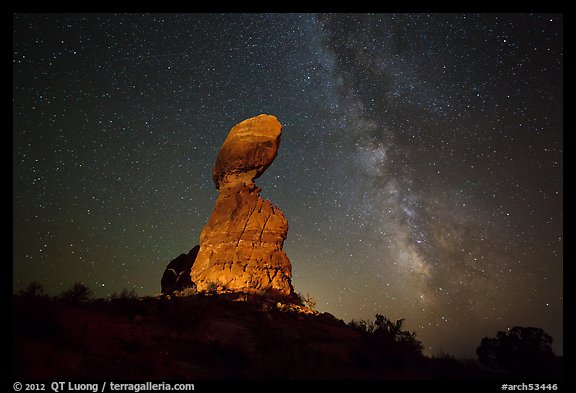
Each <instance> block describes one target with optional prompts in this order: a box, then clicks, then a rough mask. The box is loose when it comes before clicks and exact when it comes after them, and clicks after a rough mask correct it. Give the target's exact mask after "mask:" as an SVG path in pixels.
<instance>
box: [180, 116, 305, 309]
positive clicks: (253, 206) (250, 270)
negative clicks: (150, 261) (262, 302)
mask: <svg viewBox="0 0 576 393" xmlns="http://www.w3.org/2000/svg"><path fill="white" fill-rule="evenodd" d="M281 133H282V126H281V125H280V122H278V120H277V119H276V117H274V116H270V115H259V116H256V117H253V118H250V119H247V120H244V121H243V122H241V123H239V124H237V125H236V126H234V127H233V128H232V130H230V133H229V134H228V137H227V138H226V140H225V141H224V144H223V145H222V148H221V149H220V153H219V154H218V158H217V160H216V164H215V166H214V169H213V171H212V176H213V179H214V183H215V185H216V188H217V189H218V191H219V195H218V199H217V200H216V205H215V206H214V211H213V212H212V215H211V216H210V219H209V220H208V223H207V224H206V226H205V227H204V229H203V230H202V233H201V235H200V251H199V252H198V256H197V257H196V261H195V262H194V265H193V266H192V270H191V278H192V281H193V282H194V283H195V284H196V288H197V289H198V291H212V290H217V291H218V292H226V291H233V292H247V293H257V294H264V295H281V296H284V297H288V298H293V297H294V296H295V295H294V289H293V287H292V283H291V278H292V266H291V264H290V260H289V259H288V257H287V256H286V254H285V253H284V251H282V245H283V244H284V240H285V239H286V235H287V234H288V221H287V220H286V218H284V215H283V214H282V212H281V211H280V210H279V209H278V208H277V207H276V206H274V205H272V204H271V203H270V202H269V201H267V200H265V199H262V198H261V197H260V191H261V190H260V188H258V187H257V186H256V185H255V184H254V179H255V178H257V177H259V176H260V175H262V173H263V172H264V171H265V170H266V169H267V168H268V167H269V166H270V164H272V162H273V161H274V159H275V158H276V155H277V153H278V147H279V145H280V135H281Z"/></svg>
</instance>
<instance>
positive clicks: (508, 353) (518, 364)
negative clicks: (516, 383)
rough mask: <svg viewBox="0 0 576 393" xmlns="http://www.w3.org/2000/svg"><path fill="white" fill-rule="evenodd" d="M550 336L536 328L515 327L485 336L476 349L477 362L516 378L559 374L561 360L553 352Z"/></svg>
mask: <svg viewBox="0 0 576 393" xmlns="http://www.w3.org/2000/svg"><path fill="white" fill-rule="evenodd" d="M552 342H553V339H552V336H550V335H549V334H547V333H546V332H545V331H544V330H542V329H540V328H535V327H520V326H515V327H513V328H512V329H509V330H508V331H507V332H504V331H499V332H498V333H496V337H494V338H489V337H484V338H483V339H482V341H481V342H480V346H479V347H478V348H477V349H476V354H477V355H478V360H479V361H480V363H482V364H483V365H484V366H486V367H489V368H491V369H493V370H497V371H502V372H508V373H511V374H514V375H518V376H535V375H546V376H548V375H550V374H556V373H558V372H559V366H560V361H559V359H558V358H557V357H556V355H555V354H554V351H553V350H552Z"/></svg>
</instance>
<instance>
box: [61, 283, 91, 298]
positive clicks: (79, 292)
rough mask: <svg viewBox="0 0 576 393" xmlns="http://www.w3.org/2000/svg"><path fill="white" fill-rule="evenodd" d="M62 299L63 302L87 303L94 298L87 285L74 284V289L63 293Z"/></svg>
mask: <svg viewBox="0 0 576 393" xmlns="http://www.w3.org/2000/svg"><path fill="white" fill-rule="evenodd" d="M60 297H61V298H62V300H65V301H69V302H73V303H77V302H85V301H88V300H90V299H91V298H92V290H91V289H90V288H88V286H86V284H83V283H81V282H76V283H74V285H73V286H72V288H69V289H67V290H65V291H64V292H62V294H61V295H60Z"/></svg>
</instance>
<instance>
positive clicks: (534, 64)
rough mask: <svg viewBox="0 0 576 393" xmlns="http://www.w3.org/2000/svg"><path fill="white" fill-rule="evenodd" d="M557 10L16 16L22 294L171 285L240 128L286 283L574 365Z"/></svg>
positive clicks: (433, 329) (452, 341)
mask: <svg viewBox="0 0 576 393" xmlns="http://www.w3.org/2000/svg"><path fill="white" fill-rule="evenodd" d="M562 30H563V18H562V15H560V14H420V13H412V14H388V13H387V14H14V15H13V50H12V67H13V100H12V102H13V112H12V119H13V131H12V132H13V139H12V152H13V154H12V162H13V286H14V291H17V290H19V289H22V288H25V287H26V286H27V284H28V283H29V282H31V281H33V280H37V281H39V282H40V283H42V284H43V286H44V288H45V290H46V292H48V293H49V294H53V295H56V294H58V293H60V292H62V291H63V290H64V289H67V288H69V287H70V286H71V285H72V284H73V283H74V282H75V281H82V282H84V283H86V284H87V285H88V286H89V287H90V288H91V289H92V290H93V291H94V293H95V295H96V296H98V297H106V296H109V295H110V294H111V293H114V292H119V291H121V290H122V289H123V288H128V289H135V290H136V292H137V293H138V294H140V295H154V294H157V293H159V292H160V278H161V276H162V273H163V271H164V268H165V267H166V264H167V263H168V262H169V261H170V260H172V259H173V258H175V257H176V256H178V255H179V254H180V253H186V252H188V251H189V250H190V249H191V248H192V247H193V246H194V245H196V244H198V242H199V235H200V231H201V230H202V227H203V226H204V224H205V223H206V221H207V220H208V218H209V216H210V214H211V212H212V209H213V207H214V202H215V200H216V197H217V191H216V189H215V188H214V185H213V182H212V176H211V170H212V167H213V165H214V162H215V160H216V156H217V154H218V151H219V149H220V146H221V145H222V142H223V141H224V139H225V138H226V135H227V134H228V132H229V130H230V128H231V127H232V126H233V125H235V124H237V123H238V122H240V121H242V120H244V119H246V118H249V117H252V116H256V115H258V114H260V113H267V114H273V115H275V116H277V117H278V119H279V120H280V122H281V123H282V125H283V127H284V129H283V134H282V142H281V145H280V150H279V153H278V156H277V158H276V160H275V162H274V163H273V164H272V166H271V167H270V168H269V169H268V170H267V171H266V173H264V175H263V176H262V177H261V178H260V179H258V180H257V184H258V186H259V187H261V188H262V189H263V191H262V196H263V197H264V198H267V199H269V200H270V201H271V202H273V203H274V204H276V205H278V206H279V207H280V209H281V210H282V211H283V213H284V215H285V216H286V218H287V219H288V222H289V225H290V229H289V232H288V238H287V240H286V242H285V245H284V250H285V251H286V253H287V255H288V257H289V258H290V260H291V262H292V268H293V275H294V277H293V284H294V286H295V289H296V291H297V292H301V293H304V294H305V293H310V294H311V295H313V296H314V297H315V298H316V300H317V307H316V308H317V309H318V310H319V311H322V312H330V313H332V314H333V315H335V316H336V317H338V318H340V319H343V320H344V321H346V322H348V321H350V320H352V319H355V320H359V319H371V320H373V319H374V315H375V314H376V313H381V314H384V315H386V316H388V317H389V318H391V319H394V320H395V319H400V318H405V319H406V322H405V327H406V328H408V329H410V330H415V331H416V333H417V337H418V338H419V339H420V340H421V341H422V342H423V343H424V346H425V348H426V353H428V354H434V353H438V352H439V351H441V350H442V351H444V352H447V353H450V354H452V355H455V356H457V357H469V358H474V357H475V349H476V347H477V346H478V345H479V343H480V339H481V338H482V337H483V336H494V335H495V334H496V331H498V330H505V329H506V328H508V327H512V326H516V325H519V326H535V327H540V328H543V329H544V330H545V331H546V332H547V333H549V334H551V335H552V337H553V338H554V340H555V343H554V346H553V347H554V349H555V351H556V353H557V354H561V353H563V350H562V342H563V329H562V324H563V312H562V309H563V123H562V115H563V76H562V71H563V32H562Z"/></svg>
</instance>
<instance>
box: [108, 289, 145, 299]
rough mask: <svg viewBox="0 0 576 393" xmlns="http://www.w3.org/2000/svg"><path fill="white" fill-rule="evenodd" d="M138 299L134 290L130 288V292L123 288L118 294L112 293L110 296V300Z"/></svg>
mask: <svg viewBox="0 0 576 393" xmlns="http://www.w3.org/2000/svg"><path fill="white" fill-rule="evenodd" d="M137 299H138V294H137V293H136V291H135V290H134V288H132V289H131V290H128V288H123V289H122V291H121V292H120V293H116V292H115V293H113V294H112V295H110V300H121V301H122V300H137Z"/></svg>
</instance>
